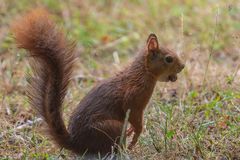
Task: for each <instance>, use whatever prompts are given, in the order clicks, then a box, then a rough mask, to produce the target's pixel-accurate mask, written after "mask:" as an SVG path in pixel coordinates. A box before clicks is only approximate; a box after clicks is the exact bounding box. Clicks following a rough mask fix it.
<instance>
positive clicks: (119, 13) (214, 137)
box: [0, 0, 240, 160]
mask: <svg viewBox="0 0 240 160" xmlns="http://www.w3.org/2000/svg"><path fill="white" fill-rule="evenodd" d="M39 6H40V7H45V8H47V9H48V10H49V11H50V12H51V13H52V14H53V18H54V19H55V20H56V22H57V23H58V25H59V26H60V27H61V28H63V29H64V31H65V32H67V33H68V36H69V38H70V39H73V40H77V51H78V56H79V59H78V62H77V68H76V72H75V74H74V75H75V76H74V79H73V81H72V84H71V86H70V88H69V92H68V94H67V97H66V107H65V108H64V116H65V119H66V123H67V121H68V117H69V115H70V114H71V111H72V110H73V108H74V107H75V106H76V104H77V103H78V102H79V101H80V100H81V98H82V97H83V96H84V95H85V94H86V93H87V92H88V91H89V90H90V89H91V88H92V87H93V86H94V84H95V83H96V82H98V81H99V80H101V79H104V78H107V77H110V76H111V75H112V74H114V73H116V72H117V71H118V70H119V69H121V68H123V67H124V66H125V65H126V64H127V63H128V62H129V61H130V59H131V58H132V57H133V56H135V55H136V54H137V50H138V49H139V48H140V47H141V46H142V45H144V43H145V41H146V38H147V36H148V34H149V33H151V32H154V33H156V34H157V35H158V37H159V43H160V45H161V46H167V47H169V48H171V49H173V50H174V51H176V52H179V53H181V56H182V58H183V59H184V61H185V63H186V67H185V69H184V70H183V71H182V73H181V74H180V76H179V77H178V81H177V82H176V83H158V84H157V86H156V89H155V92H154V94H153V97H152V99H151V101H150V103H149V106H148V108H147V110H146V112H145V118H144V121H145V122H144V124H145V126H144V132H143V133H142V135H141V137H140V139H139V142H138V144H137V146H136V147H135V148H134V149H133V150H132V151H127V154H128V155H129V156H130V157H132V158H133V159H151V160H152V159H234V158H235V159H240V156H239V152H240V100H239V99H240V73H239V66H240V63H239V59H240V49H239V44H240V32H239V29H240V16H239V15H240V3H239V2H238V1H234V0H233V1H228V2H226V1H191V0H183V1H178V0H171V1H168V0H161V1H156V0H149V1H147V0H132V1H127V0H116V1H109V0H97V1H78V0H67V1H64V0H56V1H55V0H37V1H29V0H21V1H18V0H9V1H6V0H0V86H1V87H0V117H1V118H0V119H1V121H0V159H49V160H50V159H59V158H62V159H73V158H77V157H76V155H73V154H72V153H71V152H68V151H67V150H62V151H61V150H60V149H59V148H58V147H56V146H55V145H54V143H52V141H51V140H50V139H49V138H48V137H47V136H46V135H45V134H44V127H45V125H44V124H43V123H42V121H41V120H39V119H37V117H36V115H35V114H34V113H33V111H32V109H31V108H30V107H29V104H28V102H27V97H26V96H25V94H26V91H25V88H26V85H27V80H26V75H27V73H31V69H30V67H29V65H28V59H27V57H26V53H25V51H23V50H19V49H17V48H16V46H15V44H14V39H13V37H12V33H11V32H10V29H9V28H10V25H11V23H12V22H13V21H14V19H15V18H17V17H18V16H19V15H21V14H23V13H24V12H26V11H28V10H29V9H31V8H34V7H39ZM113 52H116V53H117V54H118V56H119V59H120V64H117V63H115V62H114V58H113ZM78 158H79V159H80V157H78Z"/></svg>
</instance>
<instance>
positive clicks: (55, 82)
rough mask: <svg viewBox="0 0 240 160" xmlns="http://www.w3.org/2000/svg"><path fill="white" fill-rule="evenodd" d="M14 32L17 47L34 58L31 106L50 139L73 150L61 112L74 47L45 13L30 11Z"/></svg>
mask: <svg viewBox="0 0 240 160" xmlns="http://www.w3.org/2000/svg"><path fill="white" fill-rule="evenodd" d="M13 32H14V36H15V39H16V42H17V45H18V46H19V47H20V48H24V49H26V50H28V54H29V55H30V56H31V57H33V61H32V63H31V67H32V68H33V72H34V73H33V77H32V78H31V81H30V91H29V97H30V103H31V105H32V107H34V109H36V111H37V112H38V113H39V114H40V115H41V116H42V117H43V118H44V120H45V121H46V123H47V124H48V128H49V133H50V135H51V136H52V137H53V139H54V140H55V141H56V142H57V143H58V144H59V145H60V146H61V147H64V148H67V149H71V150H72V142H71V138H70V135H69V133H68V131H67V129H66V126H65V125H64V121H63V119H62V112H61V111H62V106H63V100H64V97H65V95H66V91H67V86H68V84H69V81H70V78H71V77H70V76H71V73H72V70H73V63H74V60H75V57H76V56H75V55H74V52H73V51H74V48H75V44H74V43H72V42H71V43H70V42H67V41H66V39H65V38H66V37H65V35H64V34H63V33H62V32H61V30H59V29H58V28H57V27H56V26H55V24H54V22H53V21H52V20H51V19H50V16H49V14H48V13H47V11H45V10H44V9H35V10H32V11H31V12H30V13H28V14H27V15H25V16H24V17H23V18H22V19H20V20H19V21H16V23H14V25H13Z"/></svg>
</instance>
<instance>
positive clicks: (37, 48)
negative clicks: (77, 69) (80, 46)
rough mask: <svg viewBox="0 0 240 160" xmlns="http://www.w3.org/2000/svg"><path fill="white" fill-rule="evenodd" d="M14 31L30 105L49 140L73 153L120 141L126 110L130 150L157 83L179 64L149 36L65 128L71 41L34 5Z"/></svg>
mask: <svg viewBox="0 0 240 160" xmlns="http://www.w3.org/2000/svg"><path fill="white" fill-rule="evenodd" d="M13 33H14V37H15V40H16V43H17V45H18V47H19V48H24V49H26V50H27V51H28V52H27V53H28V55H29V56H31V57H32V60H33V63H31V67H32V69H33V76H32V80H31V81H30V86H29V87H30V88H29V89H30V92H29V97H30V104H31V106H32V107H33V108H34V109H35V110H36V111H37V112H38V113H39V114H40V115H41V117H43V119H44V121H45V122H46V123H47V126H48V130H49V134H50V135H51V137H52V139H54V141H55V142H56V143H57V144H58V145H59V146H60V147H63V148H66V149H69V150H71V151H73V152H75V153H77V154H83V153H85V152H86V151H87V152H88V153H101V154H106V153H108V152H111V150H112V146H115V145H116V144H119V143H120V142H119V137H120V136H121V132H122V128H123V124H124V119H125V116H126V112H127V110H130V114H129V119H128V122H129V123H130V125H131V127H130V129H128V131H127V132H126V135H130V134H131V133H134V134H133V138H132V140H131V142H130V144H129V148H132V147H133V146H134V145H135V144H136V143H137V140H138V137H139V135H140V134H141V132H142V130H143V113H144V109H145V108H146V106H147V104H148V102H149V99H150V98H151V95H152V93H153V90H154V87H155V85H156V82H157V81H162V82H168V81H172V82H174V81H176V80H177V73H179V72H181V70H182V69H183V68H184V64H183V63H182V62H181V60H180V58H179V57H178V56H177V54H175V53H174V52H173V51H171V50H169V49H167V48H164V47H160V46H159V43H158V39H157V36H156V35H155V34H150V35H149V37H148V39H147V42H146V45H145V47H144V48H143V49H142V50H140V51H139V52H138V53H137V56H136V58H135V59H134V60H133V62H132V63H131V64H130V65H129V66H128V67H126V68H125V69H123V70H122V71H120V72H119V73H117V74H116V75H115V76H113V77H111V78H108V79H106V80H103V81H102V82H100V83H99V84H97V85H96V86H95V87H93V88H92V90H90V92H89V93H87V95H86V96H85V97H84V98H83V99H82V100H81V101H80V103H79V105H78V106H77V108H76V109H75V110H74V111H73V113H72V115H71V117H70V121H69V126H68V128H67V127H66V126H65V124H64V121H63V117H62V106H63V101H64V97H65V95H66V91H67V87H68V84H69V83H70V79H71V74H72V71H73V65H74V61H75V59H76V55H75V52H74V48H75V45H74V43H73V42H70V41H68V40H66V36H65V35H64V34H63V32H62V31H61V30H60V29H58V28H57V27H56V24H55V23H54V22H53V21H52V20H51V18H50V15H49V13H48V12H47V11H46V10H44V9H35V10H32V11H30V12H29V13H28V14H26V15H25V16H23V17H22V18H21V19H19V20H18V21H16V23H14V25H13Z"/></svg>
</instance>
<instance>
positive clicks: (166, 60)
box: [165, 56, 173, 63]
mask: <svg viewBox="0 0 240 160" xmlns="http://www.w3.org/2000/svg"><path fill="white" fill-rule="evenodd" d="M165 62H166V63H172V62H173V57H172V56H166V57H165Z"/></svg>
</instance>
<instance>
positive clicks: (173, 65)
mask: <svg viewBox="0 0 240 160" xmlns="http://www.w3.org/2000/svg"><path fill="white" fill-rule="evenodd" d="M144 54H145V65H146V68H147V70H148V71H149V72H151V73H152V74H153V75H154V76H156V77H157V78H158V80H159V81H161V82H168V81H171V82H175V81H176V80H177V74H178V73H179V72H181V71H182V69H183V68H184V64H183V63H182V62H181V60H180V58H179V57H178V55H177V54H176V53H174V52H173V51H171V50H169V49H167V48H164V47H159V44H158V39H157V36H156V35H155V34H150V35H149V37H148V39H147V43H146V50H145V53H144Z"/></svg>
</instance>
